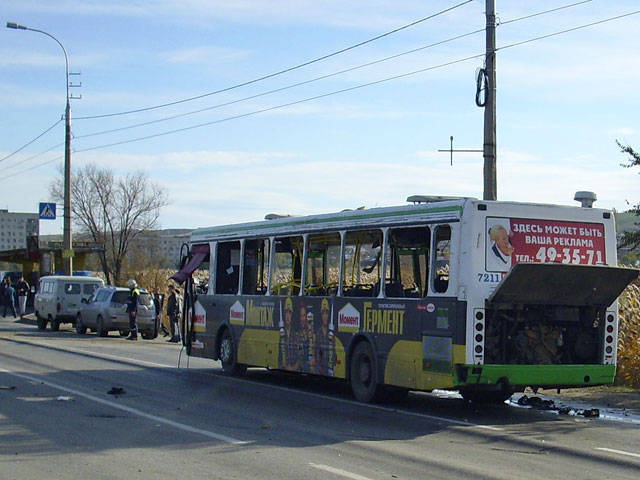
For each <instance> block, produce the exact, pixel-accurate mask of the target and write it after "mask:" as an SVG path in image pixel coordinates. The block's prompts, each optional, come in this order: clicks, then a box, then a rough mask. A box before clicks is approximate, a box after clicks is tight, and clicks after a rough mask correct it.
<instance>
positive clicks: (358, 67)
mask: <svg viewBox="0 0 640 480" xmlns="http://www.w3.org/2000/svg"><path fill="white" fill-rule="evenodd" d="M591 1H593V0H583V1H581V2H576V3H572V4H569V5H564V6H561V7H557V8H553V9H550V10H544V11H541V12H537V13H533V14H531V15H527V16H524V17H519V18H514V19H511V20H507V21H505V22H501V23H500V25H506V24H509V23H515V22H519V21H522V20H527V19H529V18H532V17H536V16H539V15H544V14H548V13H552V12H556V11H558V10H563V9H567V8H571V7H575V6H578V5H582V4H585V3H589V2H591ZM484 31H485V29H484V28H480V29H477V30H473V31H471V32H467V33H464V34H461V35H456V36H454V37H450V38H447V39H444V40H440V41H438V42H434V43H430V44H428V45H424V46H421V47H417V48H414V49H411V50H407V51H405V52H401V53H398V54H395V55H391V56H388V57H385V58H381V59H379V60H374V61H372V62H367V63H364V64H361V65H357V66H354V67H350V68H346V69H343V70H340V71H337V72H333V73H329V74H326V75H322V76H319V77H315V78H311V79H309V80H305V81H302V82H297V83H294V84H291V85H287V86H284V87H281V88H276V89H272V90H268V91H265V92H261V93H258V94H255V95H250V96H247V97H243V98H240V99H237V100H231V101H228V102H224V103H219V104H216V105H211V106H209V107H205V108H201V109H198V110H192V111H189V112H184V113H179V114H176V115H171V116H168V117H162V118H159V119H155V120H149V121H146V122H139V123H134V124H131V125H126V126H123V127H118V128H112V129H108V130H101V131H97V132H91V133H86V134H84V135H78V136H76V137H75V138H88V137H95V136H99V135H106V134H109V133H116V132H121V131H125V130H129V129H133V128H139V127H144V126H149V125H154V124H157V123H162V122H166V121H170V120H175V119H178V118H184V117H187V116H190V115H195V114H198V113H202V112H206V111H210V110H215V109H218V108H222V107H227V106H230V105H234V104H237V103H240V102H244V101H247V100H254V99H256V98H259V97H263V96H267V95H271V94H274V93H278V92H282V91H285V90H289V89H292V88H295V87H299V86H302V85H308V84H310V83H313V82H317V81H320V80H325V79H327V78H330V77H334V76H337V75H342V74H344V73H349V72H352V71H355V70H358V69H361V68H366V67H370V66H373V65H377V64H379V63H383V62H386V61H389V60H394V59H396V58H399V57H402V56H405V55H410V54H412V53H416V52H419V51H423V50H426V49H429V48H433V47H436V46H440V45H443V44H445V43H449V42H452V41H455V40H460V39H462V38H465V37H469V36H471V35H475V34H478V33H481V32H484ZM476 104H478V98H477V95H476ZM478 106H483V105H480V104H478Z"/></svg>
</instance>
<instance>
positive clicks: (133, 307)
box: [127, 280, 140, 340]
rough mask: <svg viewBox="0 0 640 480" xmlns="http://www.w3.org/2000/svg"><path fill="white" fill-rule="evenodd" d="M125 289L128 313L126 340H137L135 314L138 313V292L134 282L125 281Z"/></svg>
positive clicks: (136, 284)
mask: <svg viewBox="0 0 640 480" xmlns="http://www.w3.org/2000/svg"><path fill="white" fill-rule="evenodd" d="M127 287H129V298H127V313H129V330H130V332H129V336H128V337H127V340H138V322H137V319H136V314H137V313H138V298H139V297H140V290H138V283H137V282H136V281H135V280H129V281H127Z"/></svg>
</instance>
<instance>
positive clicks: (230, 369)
mask: <svg viewBox="0 0 640 480" xmlns="http://www.w3.org/2000/svg"><path fill="white" fill-rule="evenodd" d="M219 356H220V363H222V370H223V372H224V374H225V375H229V376H234V377H236V376H239V375H242V374H244V372H245V371H246V370H247V366H246V365H243V364H241V363H238V350H237V348H236V345H235V343H234V341H233V337H232V336H231V332H229V329H228V328H226V329H225V330H224V332H222V338H221V339H220V355H219Z"/></svg>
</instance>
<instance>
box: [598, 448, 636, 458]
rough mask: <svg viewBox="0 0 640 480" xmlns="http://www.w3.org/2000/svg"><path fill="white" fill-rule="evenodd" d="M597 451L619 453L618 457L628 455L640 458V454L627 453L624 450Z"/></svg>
mask: <svg viewBox="0 0 640 480" xmlns="http://www.w3.org/2000/svg"><path fill="white" fill-rule="evenodd" d="M596 450H601V451H603V452H609V453H617V454H618V455H627V456H628V457H635V458H640V453H631V452H625V451H624V450H614V449H613V448H604V447H596Z"/></svg>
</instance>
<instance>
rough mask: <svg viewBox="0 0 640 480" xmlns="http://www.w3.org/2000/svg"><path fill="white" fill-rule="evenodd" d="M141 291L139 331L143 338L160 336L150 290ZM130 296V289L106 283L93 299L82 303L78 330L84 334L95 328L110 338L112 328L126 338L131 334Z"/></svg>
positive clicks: (138, 313) (100, 334)
mask: <svg viewBox="0 0 640 480" xmlns="http://www.w3.org/2000/svg"><path fill="white" fill-rule="evenodd" d="M139 290H140V295H139V296H138V312H137V314H136V317H137V324H138V330H139V332H140V333H141V335H142V338H144V339H146V340H151V339H153V338H156V337H157V336H158V327H159V325H158V322H157V320H156V309H155V307H154V304H153V297H152V296H151V295H150V294H149V292H147V291H146V290H144V289H139ZM128 298H129V289H128V288H124V287H112V286H106V287H101V288H99V289H97V290H96V291H95V293H94V294H93V295H92V296H91V298H90V299H89V300H87V301H86V302H83V303H82V308H81V310H80V312H79V313H78V316H77V318H76V332H78V334H80V335H84V334H85V333H86V332H87V329H91V330H93V331H95V332H96V333H97V334H98V335H99V336H101V337H106V336H107V335H108V334H109V332H110V331H111V330H118V331H119V332H120V335H121V336H123V337H124V336H127V335H129V330H130V329H129V314H128V313H127V299H128Z"/></svg>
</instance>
